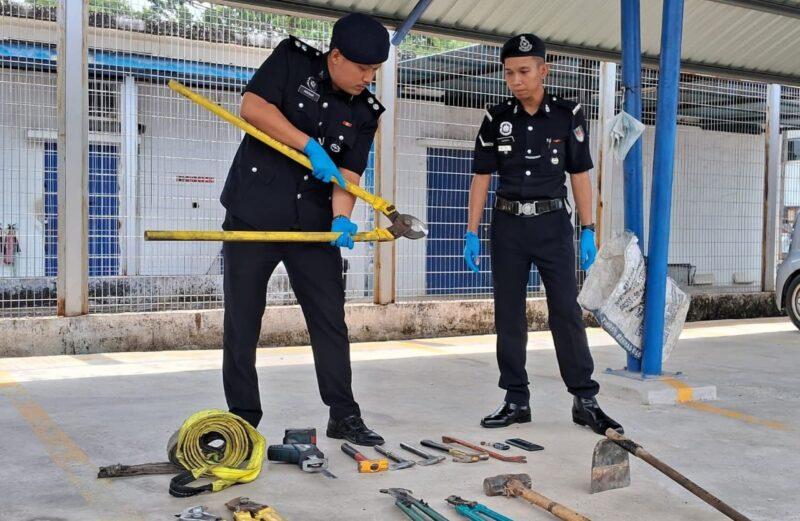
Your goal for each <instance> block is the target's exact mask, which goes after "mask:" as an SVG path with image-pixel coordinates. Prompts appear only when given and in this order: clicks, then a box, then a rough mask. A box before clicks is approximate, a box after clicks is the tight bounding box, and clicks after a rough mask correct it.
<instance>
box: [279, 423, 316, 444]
mask: <svg viewBox="0 0 800 521" xmlns="http://www.w3.org/2000/svg"><path fill="white" fill-rule="evenodd" d="M283 443H284V444H289V443H306V444H310V445H316V444H317V429H315V428H313V427H306V428H304V429H286V430H285V431H283Z"/></svg>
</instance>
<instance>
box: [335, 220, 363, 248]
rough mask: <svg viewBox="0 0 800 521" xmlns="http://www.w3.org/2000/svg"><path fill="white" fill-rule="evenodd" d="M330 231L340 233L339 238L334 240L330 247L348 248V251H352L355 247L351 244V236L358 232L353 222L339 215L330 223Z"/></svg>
mask: <svg viewBox="0 0 800 521" xmlns="http://www.w3.org/2000/svg"><path fill="white" fill-rule="evenodd" d="M331 231H332V232H341V235H339V238H338V239H336V240H335V241H333V242H332V243H331V246H338V247H340V248H348V249H350V250H352V249H353V246H354V245H355V244H354V243H353V235H355V234H356V232H358V225H357V224H355V223H354V222H353V221H351V220H350V219H348V218H347V217H345V216H344V215H340V216H339V217H337V218H336V219H334V220H333V222H332V223H331Z"/></svg>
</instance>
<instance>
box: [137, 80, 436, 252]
mask: <svg viewBox="0 0 800 521" xmlns="http://www.w3.org/2000/svg"><path fill="white" fill-rule="evenodd" d="M168 85H169V88H171V89H172V90H174V91H175V92H177V93H178V94H181V95H182V96H185V97H186V98H188V99H190V100H191V101H193V102H195V103H197V104H198V105H200V106H201V107H203V108H205V109H207V110H209V111H211V112H213V113H214V114H216V115H217V116H219V117H220V118H222V119H223V120H225V121H227V122H228V123H231V124H232V125H234V126H236V127H238V128H240V129H241V130H243V131H245V132H247V133H248V134H250V135H251V136H253V137H254V138H256V139H258V140H259V141H261V142H262V143H264V144H266V145H267V146H269V147H272V148H273V149H275V150H277V151H278V152H280V153H282V154H284V155H285V156H287V157H288V158H289V159H292V160H294V161H295V162H297V163H299V164H301V165H303V166H305V167H306V168H308V169H311V162H310V161H309V159H308V157H306V156H305V155H303V154H301V153H300V152H298V151H297V150H295V149H293V148H291V147H289V146H287V145H285V144H283V143H281V142H280V141H277V140H276V139H274V138H272V137H270V136H269V135H267V134H266V133H264V132H262V131H261V130H259V129H258V128H256V127H255V126H253V125H251V124H250V123H248V122H247V121H245V120H244V119H242V118H240V117H239V116H236V115H234V114H232V113H230V112H228V111H227V110H225V109H223V108H222V107H220V106H219V105H217V104H216V103H214V102H212V101H211V100H209V99H208V98H205V97H204V96H201V95H200V94H197V93H196V92H194V91H192V90H191V89H189V88H187V87H186V86H184V85H182V84H181V83H179V82H177V81H175V80H170V82H169V84H168ZM334 182H336V181H334ZM337 184H338V182H337ZM342 188H344V189H345V190H347V191H348V192H350V193H351V194H353V195H355V196H356V197H358V198H359V199H363V200H364V201H366V202H367V203H368V204H369V205H370V206H372V207H373V208H374V209H375V210H376V211H378V212H380V213H382V214H383V215H385V216H386V217H387V218H388V219H389V221H390V222H391V225H390V226H389V227H388V228H376V229H374V230H371V231H367V232H360V233H357V234H355V236H354V237H353V240H354V241H381V242H383V241H394V240H395V239H399V238H400V237H405V238H407V239H422V238H423V237H425V236H427V235H428V226H427V225H426V224H425V223H424V222H422V221H421V220H419V219H417V218H416V217H414V216H413V215H408V214H401V213H399V212H398V211H397V209H396V208H395V207H394V205H393V204H391V203H390V202H389V201H387V200H385V199H383V198H381V197H378V196H377V195H374V194H371V193H369V192H368V191H366V190H364V189H363V188H361V187H360V186H358V185H355V184H353V183H349V182H345V186H343V187H342ZM338 237H339V234H338V233H336V232H256V231H161V230H147V231H145V233H144V238H145V240H148V241H256V242H268V241H278V242H330V241H335V240H336V239H337V238H338Z"/></svg>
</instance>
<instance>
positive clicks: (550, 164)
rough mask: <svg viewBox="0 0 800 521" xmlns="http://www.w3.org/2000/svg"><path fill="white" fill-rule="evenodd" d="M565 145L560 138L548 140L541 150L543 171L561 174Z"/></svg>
mask: <svg viewBox="0 0 800 521" xmlns="http://www.w3.org/2000/svg"><path fill="white" fill-rule="evenodd" d="M565 152H566V143H565V140H564V139H562V138H556V139H551V140H549V142H548V143H545V145H544V147H543V148H542V163H543V169H544V170H545V171H546V172H563V171H564V158H565Z"/></svg>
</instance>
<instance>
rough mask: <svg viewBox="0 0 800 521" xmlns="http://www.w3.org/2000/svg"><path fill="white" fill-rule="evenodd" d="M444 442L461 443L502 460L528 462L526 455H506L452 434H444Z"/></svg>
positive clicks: (463, 445)
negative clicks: (454, 436)
mask: <svg viewBox="0 0 800 521" xmlns="http://www.w3.org/2000/svg"><path fill="white" fill-rule="evenodd" d="M442 443H452V444H455V445H461V446H462V447H466V448H468V449H472V450H474V451H478V452H482V453H483V454H486V455H487V456H491V457H492V458H494V459H497V460H500V461H509V462H511V463H527V460H526V459H525V456H504V455H502V454H500V453H497V452H494V451H493V450H488V449H485V448H483V447H479V446H478V445H474V444H472V443H469V442H466V441H463V440H459V439H458V438H453V437H451V436H442Z"/></svg>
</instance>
